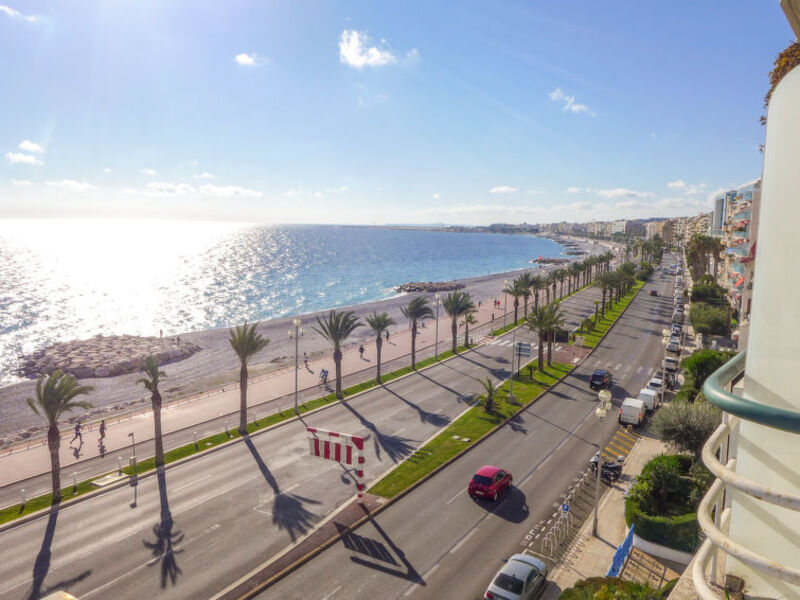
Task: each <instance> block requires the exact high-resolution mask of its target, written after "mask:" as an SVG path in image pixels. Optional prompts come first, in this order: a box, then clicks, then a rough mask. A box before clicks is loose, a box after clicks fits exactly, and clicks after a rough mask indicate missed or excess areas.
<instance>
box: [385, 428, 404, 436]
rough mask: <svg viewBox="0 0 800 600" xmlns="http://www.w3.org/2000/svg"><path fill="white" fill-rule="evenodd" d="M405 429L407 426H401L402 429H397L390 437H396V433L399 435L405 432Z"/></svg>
mask: <svg viewBox="0 0 800 600" xmlns="http://www.w3.org/2000/svg"><path fill="white" fill-rule="evenodd" d="M405 430H406V428H405V427H401V428H400V429H398V430H397V431H395V432H394V433H393V434H392V435H390V436H389V437H395V436H396V435H398V434H400V433H403V432H404V431H405Z"/></svg>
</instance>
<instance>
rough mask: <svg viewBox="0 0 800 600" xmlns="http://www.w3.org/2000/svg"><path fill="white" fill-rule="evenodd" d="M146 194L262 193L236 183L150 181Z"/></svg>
mask: <svg viewBox="0 0 800 600" xmlns="http://www.w3.org/2000/svg"><path fill="white" fill-rule="evenodd" d="M144 193H145V194H147V195H148V196H209V197H212V198H261V197H262V196H263V195H264V194H263V192H259V191H258V190H253V189H250V188H246V187H241V186H238V185H211V184H210V183H207V184H204V185H200V186H194V185H192V184H190V183H173V182H168V181H151V182H150V183H148V184H147V185H146V186H145V188H144Z"/></svg>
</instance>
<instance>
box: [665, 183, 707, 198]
mask: <svg viewBox="0 0 800 600" xmlns="http://www.w3.org/2000/svg"><path fill="white" fill-rule="evenodd" d="M667 187H668V188H669V189H671V190H680V191H681V192H683V193H684V194H689V195H694V194H702V193H703V192H704V191H705V189H706V184H705V183H686V182H685V181H684V180H683V179H678V180H677V181H670V182H668V183H667Z"/></svg>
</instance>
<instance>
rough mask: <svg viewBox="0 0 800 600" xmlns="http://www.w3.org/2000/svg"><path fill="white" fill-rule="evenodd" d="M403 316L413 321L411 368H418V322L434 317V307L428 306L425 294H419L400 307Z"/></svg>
mask: <svg viewBox="0 0 800 600" xmlns="http://www.w3.org/2000/svg"><path fill="white" fill-rule="evenodd" d="M400 312H402V313H403V316H404V317H405V318H406V319H408V320H409V321H411V368H412V369H416V368H417V324H418V323H422V322H423V321H424V320H425V319H432V318H433V309H432V308H431V307H430V306H428V299H427V298H425V296H417V297H416V298H414V299H413V300H412V301H411V302H409V303H408V306H404V307H403V308H401V309H400Z"/></svg>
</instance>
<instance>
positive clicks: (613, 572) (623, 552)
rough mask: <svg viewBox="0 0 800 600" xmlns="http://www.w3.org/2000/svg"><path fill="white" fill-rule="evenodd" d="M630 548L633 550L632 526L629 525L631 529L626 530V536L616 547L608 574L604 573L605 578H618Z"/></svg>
mask: <svg viewBox="0 0 800 600" xmlns="http://www.w3.org/2000/svg"><path fill="white" fill-rule="evenodd" d="M631 548H633V524H631V528H630V529H629V530H628V535H626V536H625V540H624V541H623V542H622V543H621V544H620V545H619V546H618V547H617V551H616V552H615V553H614V560H612V561H611V568H610V569H609V570H608V573H606V577H618V576H619V573H620V571H622V566H623V565H624V564H625V560H626V559H627V558H628V554H629V553H630V551H631Z"/></svg>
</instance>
